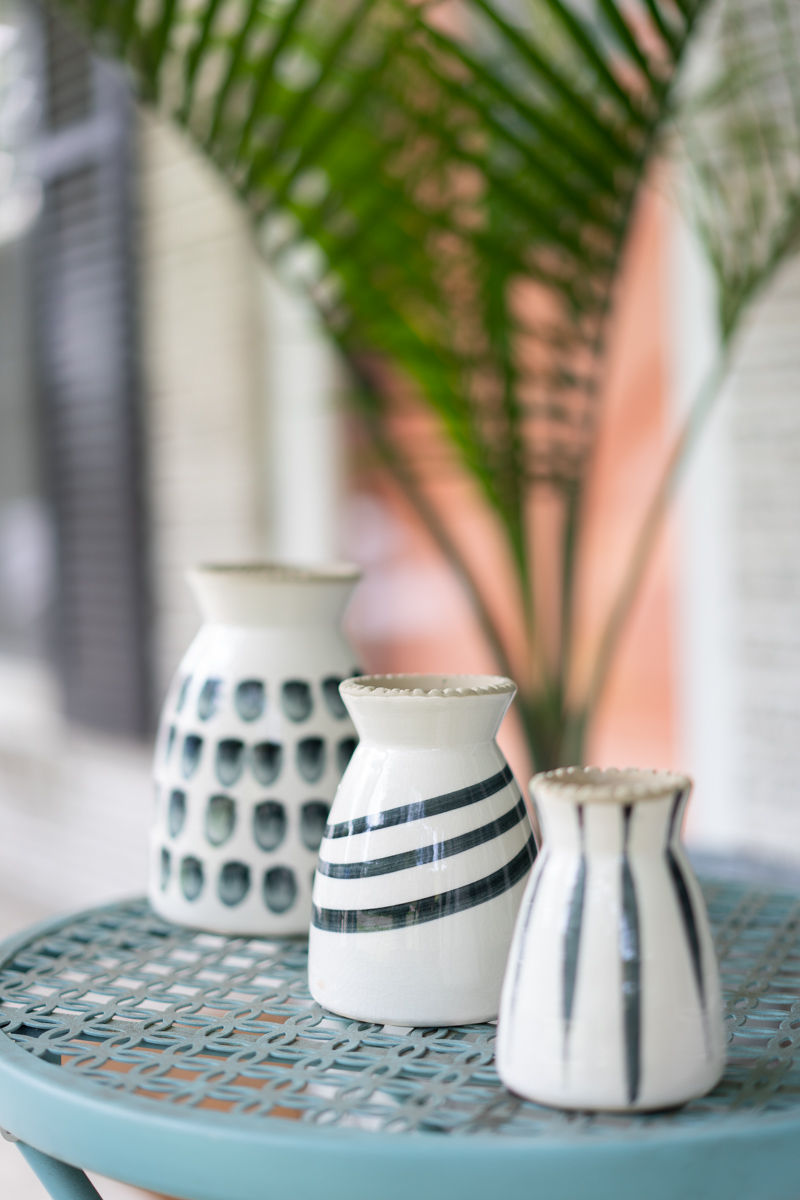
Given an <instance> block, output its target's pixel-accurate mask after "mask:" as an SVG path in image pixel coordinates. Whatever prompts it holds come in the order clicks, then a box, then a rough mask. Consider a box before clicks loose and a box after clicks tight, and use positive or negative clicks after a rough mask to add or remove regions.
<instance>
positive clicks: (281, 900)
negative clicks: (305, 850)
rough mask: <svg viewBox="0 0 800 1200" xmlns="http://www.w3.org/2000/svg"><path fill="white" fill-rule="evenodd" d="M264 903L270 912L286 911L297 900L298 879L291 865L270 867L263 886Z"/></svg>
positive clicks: (266, 872)
mask: <svg viewBox="0 0 800 1200" xmlns="http://www.w3.org/2000/svg"><path fill="white" fill-rule="evenodd" d="M261 890H262V894H263V897H264V903H265V904H266V906H267V908H268V909H269V910H270V912H274V913H285V912H288V911H289V909H290V908H291V907H292V905H293V904H294V902H295V898H296V896H297V880H296V879H295V877H294V871H292V870H291V868H289V867H270V869H269V870H268V871H265V872H264V879H263V882H262V886H261Z"/></svg>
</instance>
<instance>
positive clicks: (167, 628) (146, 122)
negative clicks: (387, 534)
mask: <svg viewBox="0 0 800 1200" xmlns="http://www.w3.org/2000/svg"><path fill="white" fill-rule="evenodd" d="M140 148H141V178H140V203H141V227H142V254H141V268H140V270H141V282H142V319H143V329H142V335H143V345H144V369H145V386H146V391H147V394H148V412H147V421H146V425H147V431H146V458H147V460H148V463H149V485H148V494H149V499H148V502H149V508H150V512H149V523H150V527H151V530H152V545H151V553H152V566H153V580H154V593H155V594H154V602H155V612H154V624H155V646H154V658H155V667H156V676H157V690H158V694H159V696H161V695H163V693H164V691H165V689H166V687H167V684H168V682H169V679H170V677H171V674H172V672H173V671H174V669H175V667H176V665H177V663H178V661H179V659H180V657H181V655H182V653H183V651H184V650H185V648H186V647H187V645H188V644H189V642H190V640H191V638H192V636H193V635H194V632H195V631H196V629H197V625H198V617H197V612H196V609H195V606H194V603H193V601H192V600H191V598H190V596H189V593H188V590H187V588H186V585H185V582H184V578H183V573H184V571H185V569H186V567H187V566H190V565H191V564H193V563H197V562H209V561H223V562H224V561H236V560H238V561H242V560H248V559H260V558H264V557H275V558H280V559H286V560H289V561H306V562H308V561H315V560H317V561H318V560H324V559H328V558H331V557H335V555H336V553H337V547H338V528H339V513H340V490H341V487H340V460H341V446H340V441H341V439H340V435H339V423H340V417H339V415H338V411H337V405H336V396H335V391H336V388H335V363H334V358H333V354H332V352H331V350H330V348H329V347H328V345H327V343H326V340H325V337H324V334H323V332H322V331H321V329H320V328H319V326H318V325H317V323H316V321H315V319H314V316H313V313H312V312H311V310H310V308H309V306H308V304H307V303H306V302H304V300H303V298H302V297H301V295H300V294H299V292H294V291H292V290H290V289H289V288H287V287H286V286H285V285H284V284H281V283H279V282H278V281H277V280H276V279H275V278H274V277H273V276H272V275H271V274H269V273H268V272H267V271H266V269H265V268H264V265H263V262H262V260H261V258H260V257H259V255H258V253H257V251H256V247H255V242H254V240H253V237H252V235H251V232H250V229H249V226H248V223H247V219H246V216H245V213H244V211H243V209H241V208H240V207H239V205H238V204H237V203H236V201H235V199H234V198H233V196H232V194H231V193H230V192H229V191H228V189H227V187H226V185H225V184H224V183H223V181H222V180H221V179H220V178H219V177H218V176H217V174H216V173H215V171H214V170H213V168H212V167H211V166H210V165H209V164H208V163H207V162H205V161H204V160H203V159H202V158H201V156H200V154H199V152H198V151H197V150H196V149H195V148H194V147H193V146H192V145H191V144H190V143H189V142H188V141H186V140H185V139H184V138H183V137H182V135H181V134H180V133H179V132H178V131H177V130H176V129H174V128H172V127H171V126H168V125H166V124H165V123H164V122H163V121H161V120H159V119H158V118H156V117H154V116H152V115H147V116H145V117H143V118H142V121H141V137H140Z"/></svg>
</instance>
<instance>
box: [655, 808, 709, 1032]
mask: <svg viewBox="0 0 800 1200" xmlns="http://www.w3.org/2000/svg"><path fill="white" fill-rule="evenodd" d="M683 798H684V796H683V792H676V794H675V799H674V801H673V804H672V814H671V816H670V822H669V836H668V838H667V845H666V848H665V851H664V853H665V856H666V859H667V866H668V867H669V873H670V875H671V877H672V885H673V887H674V889H675V897H676V899H677V902H678V910H679V912H680V914H681V920H682V922H683V929H684V933H685V934H686V941H687V943H688V946H689V956H690V958H691V960H692V970H693V972H694V979H695V984H696V985H697V994H698V996H699V997H700V1005H701V1007H702V1010H703V1027H704V1033H705V1040H706V1053H707V1054H708V1052H709V1045H708V1029H707V1020H706V986H705V979H704V977H703V958H702V953H701V950H700V934H699V931H698V928H697V920H696V918H695V915H694V907H693V905H692V898H691V896H690V894H689V888H688V886H687V884H686V877H685V876H684V873H683V869H682V868H681V865H680V863H679V862H678V859H677V858H676V856H675V854H674V853H673V850H672V840H673V837H674V834H675V823H676V821H677V819H678V813H679V812H680V808H681V802H682V801H683Z"/></svg>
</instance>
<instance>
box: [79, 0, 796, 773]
mask: <svg viewBox="0 0 800 1200" xmlns="http://www.w3.org/2000/svg"><path fill="white" fill-rule="evenodd" d="M61 5H62V7H63V8H65V9H66V10H68V11H70V12H71V13H73V14H74V16H75V17H77V18H78V19H79V20H80V21H82V22H83V24H84V25H85V26H86V27H87V28H88V29H89V31H90V32H91V34H92V35H93V36H94V37H95V39H96V42H97V44H98V45H100V46H101V47H102V48H104V49H105V50H109V49H110V50H111V51H112V52H113V53H116V54H118V55H120V56H122V57H124V58H126V59H127V60H128V62H129V63H130V64H131V65H132V67H133V68H134V70H135V72H136V74H137V77H138V79H139V85H140V91H141V94H142V95H143V96H144V97H145V98H150V99H153V100H154V101H155V102H157V103H158V104H159V106H160V107H161V108H162V110H163V111H165V112H166V113H168V114H169V115H170V116H171V117H173V118H174V119H175V120H176V121H178V122H179V123H181V124H182V125H183V126H184V127H185V128H186V130H187V131H188V132H189V134H190V135H191V136H192V137H193V138H194V139H195V140H196V142H197V143H198V145H200V146H201V147H202V149H203V151H204V152H205V153H206V154H207V155H208V156H209V157H210V158H211V159H212V160H213V161H214V162H215V163H216V164H217V166H218V167H219V169H220V170H221V171H222V172H223V173H225V175H226V176H227V178H228V179H229V180H230V182H231V185H232V187H233V188H235V189H236V191H237V192H238V193H239V195H240V197H241V199H242V200H243V202H244V203H245V205H246V206H247V208H248V210H249V212H250V213H251V214H252V218H253V222H254V225H255V227H256V229H257V231H258V234H259V241H260V244H261V245H262V246H264V247H266V252H267V254H268V255H269V256H270V257H271V258H272V259H273V261H274V262H275V263H276V265H277V266H279V267H280V266H281V265H283V267H284V269H287V270H289V271H291V270H292V264H296V263H297V262H298V261H299V255H300V254H304V257H305V260H306V261H307V262H309V261H312V259H313V261H314V263H315V264H316V266H315V269H314V271H313V272H312V273H311V277H310V278H307V279H306V285H307V286H308V288H309V291H310V295H311V296H312V298H313V299H315V301H316V302H317V304H318V306H319V308H320V311H321V313H322V316H323V318H324V320H325V322H326V323H327V325H328V328H329V330H330V332H331V336H332V338H333V339H335V341H336V343H337V344H338V346H339V347H340V349H341V351H342V353H343V354H344V356H345V357H346V359H347V361H348V362H349V363H350V365H351V367H352V373H353V378H354V380H355V382H356V389H355V390H356V393H357V398H358V401H359V403H360V405H361V407H362V411H363V412H364V414H365V417H366V419H367V421H368V423H369V427H370V429H371V430H372V433H373V436H374V440H375V445H376V447H377V448H378V450H379V451H380V453H381V454H382V455H383V456H384V458H385V460H386V461H387V463H388V465H389V466H390V468H391V469H392V470H394V471H395V473H396V475H397V476H398V478H399V479H400V481H401V483H402V484H403V486H404V487H405V488H406V490H407V491H408V493H409V495H410V497H411V499H412V501H413V502H414V503H415V504H416V505H417V507H418V509H419V510H420V512H421V513H422V515H423V518H424V519H425V520H426V521H427V522H428V524H429V527H431V529H432V531H433V533H434V535H435V536H436V537H437V539H438V541H439V543H440V545H441V547H442V549H443V551H444V553H445V554H446V555H447V557H448V558H449V560H450V561H451V563H452V564H453V565H454V567H455V569H456V570H457V572H458V574H459V577H460V578H461V579H462V580H463V581H464V583H465V586H466V587H467V588H468V590H469V591H470V592H471V594H472V597H473V600H474V602H475V606H476V610H477V612H478V615H479V619H480V620H481V622H482V625H483V628H484V630H485V631H486V633H487V637H488V639H489V641H490V643H491V645H492V646H493V648H494V650H495V653H496V656H497V657H498V661H499V663H500V665H501V666H502V667H504V668H506V667H507V666H508V665H509V663H510V661H511V658H510V652H509V651H508V649H507V648H506V647H504V645H503V642H502V638H501V637H500V635H499V633H498V630H497V625H496V624H495V623H494V619H493V615H492V613H491V608H490V605H489V604H488V602H487V600H486V598H485V595H484V592H483V589H482V585H481V581H480V579H479V578H478V577H477V575H476V572H475V570H474V569H473V568H472V567H471V566H470V564H469V561H468V558H469V556H468V555H467V554H466V553H465V552H464V549H463V548H461V547H459V546H458V545H457V544H456V542H455V540H454V539H453V537H452V536H451V535H450V534H449V532H448V530H447V522H446V519H445V518H444V516H443V514H441V513H437V512H436V511H435V509H434V507H432V503H431V501H430V497H429V493H428V491H427V479H426V474H425V472H426V466H425V459H424V456H423V455H419V456H417V457H411V458H410V457H409V456H408V447H407V446H400V445H398V444H396V443H393V442H392V439H391V435H390V429H391V422H390V418H391V415H392V412H393V406H394V404H395V400H394V399H393V397H394V396H395V394H396V392H397V383H398V381H404V386H406V388H408V387H410V388H411V389H412V390H413V392H414V394H415V396H416V399H417V402H421V403H425V404H427V405H428V406H430V407H431V408H432V409H433V411H434V412H435V413H436V414H437V415H438V417H439V420H440V423H441V427H442V429H443V430H444V431H445V434H446V437H447V439H448V440H449V443H450V444H451V445H452V447H454V449H455V451H456V453H457V455H458V459H459V461H460V464H461V468H462V469H464V470H466V471H467V472H468V474H469V475H470V476H471V477H472V479H473V480H474V481H475V484H476V487H477V488H478V489H479V491H480V492H481V494H482V495H483V497H484V499H485V501H486V503H487V504H488V505H489V507H490V509H491V510H492V512H493V513H494V516H495V520H496V526H497V528H498V529H499V530H500V532H501V535H502V536H503V537H504V539H505V543H506V546H507V550H508V554H509V557H510V560H511V562H512V563H513V564H514V567H515V571H516V575H517V578H518V581H519V591H518V596H517V597H516V602H517V603H518V605H519V606H520V609H521V611H522V613H523V614H524V617H525V621H526V623H527V630H528V650H527V661H526V662H525V663H519V662H518V663H517V664H516V666H515V672H516V673H517V674H519V675H520V676H521V678H523V680H525V681H526V688H525V695H524V697H523V719H524V722H525V724H526V728H527V732H528V735H529V738H530V742H531V745H532V747H533V750H534V754H535V756H536V759H537V761H538V763H539V764H540V765H549V764H551V763H553V762H556V761H559V760H560V758H561V757H562V755H563V754H565V753H567V749H566V747H569V753H576V752H578V750H579V745H580V737H581V733H582V730H583V728H584V727H585V724H586V713H585V712H584V711H583V710H582V709H580V707H579V709H578V711H575V712H573V711H570V709H569V708H568V701H567V696H568V694H569V673H570V653H569V647H570V637H571V625H572V621H573V611H572V589H573V583H572V580H573V577H574V565H575V555H576V553H577V547H578V545H579V531H580V528H579V526H580V523H579V516H580V511H581V495H582V491H581V489H582V481H583V479H584V477H585V474H586V467H587V463H588V460H589V456H590V453H591V450H592V447H593V443H594V437H595V430H596V427H597V404H598V395H599V387H598V378H599V372H600V369H601V366H602V358H603V345H604V337H605V332H606V327H607V323H608V319H609V314H610V312H611V307H612V305H611V300H612V295H613V289H614V283H615V279H616V276H617V273H618V269H619V263H620V258H621V255H622V251H623V248H624V244H625V239H626V236H627V232H628V229H629V226H630V221H631V214H632V212H633V210H634V205H635V200H636V196H637V193H638V190H639V187H640V184H641V182H642V179H643V178H644V177H645V175H646V173H647V171H648V170H649V167H650V163H651V161H652V158H653V157H654V155H656V154H657V153H659V152H660V150H661V149H662V147H663V144H664V135H665V133H666V132H667V131H669V130H674V129H677V130H680V135H681V138H682V144H683V145H684V147H685V148H686V154H687V157H688V159H689V161H690V162H691V165H692V172H693V176H694V178H695V181H696V189H695V197H696V198H695V200H694V205H695V212H696V216H697V220H698V223H699V226H700V228H701V229H702V231H703V235H704V238H705V241H706V243H707V245H708V247H709V252H710V255H711V257H712V260H713V262H714V264H715V269H716V271H717V274H718V277H719V279H720V284H721V295H722V296H723V300H722V309H723V325H724V326H725V328H727V329H732V328H733V327H734V326H735V324H736V322H737V320H738V317H739V314H740V313H741V311H742V309H743V306H744V305H745V304H746V303H747V301H748V299H749V297H750V296H751V295H752V294H753V292H754V289H755V288H757V286H758V284H759V280H763V278H764V277H765V273H767V272H768V271H769V270H770V269H771V266H770V264H774V262H775V261H777V260H778V259H779V258H780V257H781V256H782V255H783V254H784V253H786V252H787V248H788V247H790V246H791V245H793V244H794V242H795V240H796V238H797V236H798V208H797V197H798V168H797V163H796V161H795V158H794V157H793V154H794V147H796V143H797V129H798V118H799V117H800V86H798V85H797V81H796V80H794V78H793V70H794V64H796V61H797V53H796V52H795V51H794V50H791V51H789V50H788V49H787V47H789V44H790V43H789V39H788V33H787V31H788V30H789V27H791V30H790V32H791V33H792V36H793V37H794V36H795V34H796V33H797V30H796V29H795V26H796V17H795V16H794V13H793V11H792V13H789V11H788V8H787V5H786V0H753V3H752V4H751V3H750V2H749V0H748V2H747V3H745V0H725V4H724V5H723V9H724V12H725V15H724V16H723V17H722V18H721V20H720V21H719V22H718V29H719V30H720V34H719V36H720V38H721V42H722V46H723V58H724V63H723V64H722V70H721V71H720V77H719V79H715V80H713V81H711V83H709V82H708V81H704V82H703V85H702V87H699V88H698V87H695V86H693V85H692V84H691V80H690V81H689V86H687V85H686V84H685V83H683V84H682V83H681V69H682V65H683V62H684V59H685V57H686V51H687V46H688V45H689V44H690V42H691V41H692V39H693V35H694V31H695V28H696V26H697V23H698V18H699V16H700V14H701V13H702V12H703V11H704V10H705V9H706V8H708V7H709V5H708V4H707V3H706V2H705V0H676V2H674V3H673V2H671V0H639V2H638V3H637V2H633V0H632V2H631V3H624V4H623V3H622V0H598V3H597V6H596V9H597V15H596V18H595V19H593V20H589V19H587V18H586V17H585V16H584V15H582V12H581V11H580V10H581V9H582V8H583V6H582V5H580V6H579V5H578V4H577V3H573V2H570V0H527V5H526V7H525V8H524V9H523V10H522V11H521V12H520V13H519V14H518V18H516V19H514V20H512V19H511V17H510V16H509V15H507V9H506V6H504V5H500V4H499V3H497V0H463V3H462V4H461V5H460V7H459V13H460V21H461V24H460V27H459V29H458V30H457V31H455V32H454V31H453V28H452V21H445V20H443V19H442V16H443V12H444V5H442V4H440V3H438V0H428V2H427V3H423V4H421V5H417V4H414V3H412V2H410V0H408V2H407V0H289V3H285V2H284V0H245V2H244V3H242V2H241V0H205V3H201V4H200V5H199V6H198V5H197V4H196V3H195V2H194V0H160V3H156V4H155V5H152V6H151V5H148V6H147V8H146V9H145V8H144V6H142V8H141V10H140V8H139V7H137V5H136V4H135V3H134V2H133V0H61ZM756 9H758V11H759V13H760V14H761V13H764V12H768V14H769V21H771V22H772V24H771V25H770V28H771V29H772V28H774V30H775V31H776V32H777V31H778V29H779V28H782V29H783V33H782V34H781V36H780V38H779V39H778V41H777V42H776V43H775V45H772V43H770V44H769V45H768V46H766V45H765V44H764V39H763V37H761V34H759V37H760V38H761V40H760V41H759V38H757V37H756V36H755V33H754V30H755V29H756V26H758V28H759V29H761V25H759V24H758V21H756V20H755V18H754V15H753V14H754V12H755V10H756ZM145 14H146V15H145ZM764 19H766V18H764ZM758 20H759V21H761V20H762V17H761V16H760V17H759V18H758ZM787 22H788V25H787ZM767 41H769V39H767ZM781 54H783V60H781ZM787 54H788V59H789V60H791V61H790V63H789V62H788V60H787ZM784 60H787V61H786V63H785V65H784V66H783V67H782V66H781V61H784ZM790 65H791V68H792V69H791V70H790V69H789V66H790ZM765 71H766V72H769V73H770V74H769V76H768V78H769V86H768V88H767V91H768V92H769V94H770V96H772V92H773V90H774V89H775V87H777V86H778V85H777V84H776V83H775V79H776V78H778V77H779V78H780V79H781V80H782V81H783V82H782V83H781V84H780V88H779V90H780V92H781V96H780V101H778V98H777V93H776V95H775V98H774V103H773V100H770V103H769V104H766V105H765V104H756V105H755V108H754V104H753V96H754V89H757V88H758V87H760V86H761V85H762V84H763V82H764V80H765V79H766V78H767V76H765V74H764V73H765ZM790 76H791V77H792V84H791V87H789V86H788V80H789V78H790ZM784 77H785V78H784ZM759 80H760V81H761V82H760V83H759V82H758V81H759ZM785 85H786V86H785ZM779 110H780V111H779ZM787 114H788V116H787ZM789 118H790V121H791V130H790V132H789V134H788V135H787V133H786V128H785V127H786V122H787V120H789ZM754 156H755V158H756V160H757V162H758V164H759V169H758V170H757V171H756V172H752V171H751V169H750V166H749V164H752V161H753V157H754ZM743 196H744V197H745V199H744V200H743V199H742V197H743ZM754 228H757V230H758V236H757V237H755V238H752V239H751V240H750V241H749V242H748V241H747V240H746V239H745V241H743V238H744V234H745V232H746V231H747V230H749V231H750V232H751V233H752V230H753V229H754ZM745 243H746V244H745ZM309 247H311V248H313V252H314V253H313V255H309V254H306V253H304V252H305V250H307V249H308V248H309ZM522 286H524V287H526V288H528V289H531V288H533V289H536V296H537V297H538V300H537V303H535V304H532V303H530V302H528V303H526V304H523V303H521V302H520V300H519V298H518V297H519V292H520V287H522ZM377 363H380V364H381V366H380V369H376V364H377ZM387 379H389V380H391V381H392V386H387V385H386V380H387ZM537 488H548V489H550V490H551V491H552V492H554V493H555V494H556V495H557V496H558V497H560V502H561V504H562V509H563V530H564V533H563V543H562V555H561V564H560V568H559V580H560V583H559V595H560V603H559V606H558V608H559V617H558V628H557V629H555V630H549V629H548V628H546V626H545V623H544V622H545V617H544V616H543V615H542V614H540V613H539V612H537V609H536V605H535V603H534V599H533V598H534V596H535V595H536V591H537V585H536V578H537V572H539V574H541V572H542V570H546V569H549V568H547V560H546V559H543V558H542V556H541V555H540V553H539V548H538V547H537V545H536V537H535V533H534V530H533V528H532V526H531V496H532V493H533V492H534V491H535V490H536V489H537ZM543 562H544V566H542V563H543ZM545 643H548V644H549V645H550V646H551V649H550V650H548V652H547V653H545ZM552 646H555V652H553V651H552ZM604 669H605V668H604ZM576 748H577V749H576Z"/></svg>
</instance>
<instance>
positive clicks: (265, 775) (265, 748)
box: [250, 742, 283, 787]
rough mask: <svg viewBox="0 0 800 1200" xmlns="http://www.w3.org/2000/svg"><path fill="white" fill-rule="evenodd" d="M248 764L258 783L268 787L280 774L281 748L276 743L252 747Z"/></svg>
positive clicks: (263, 743)
mask: <svg viewBox="0 0 800 1200" xmlns="http://www.w3.org/2000/svg"><path fill="white" fill-rule="evenodd" d="M250 763H251V766H252V768H253V774H254V775H255V777H256V779H257V780H258V782H259V783H261V784H263V785H264V787H269V785H270V784H271V783H274V782H275V780H276V779H277V778H278V776H279V775H280V773H281V767H282V766H283V746H281V745H280V744H279V743H278V742H259V743H258V745H257V746H253V749H252V751H251V758H250Z"/></svg>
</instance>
